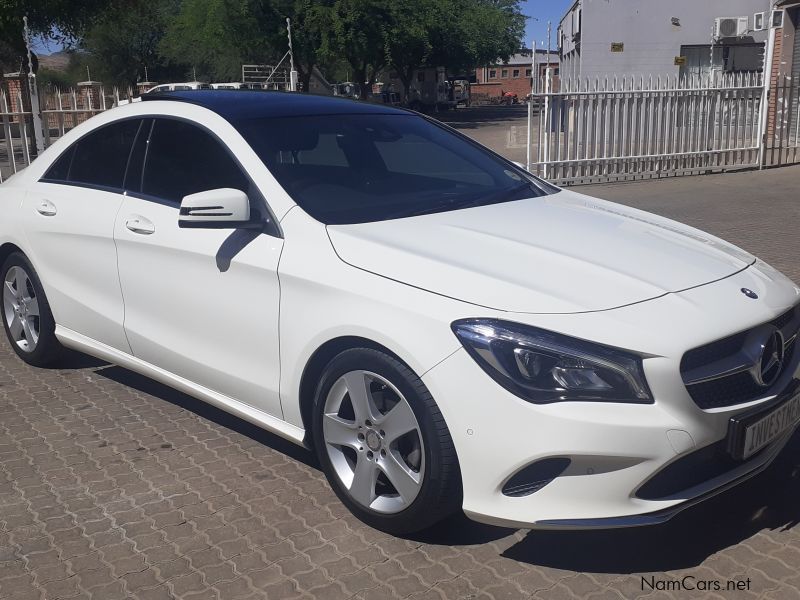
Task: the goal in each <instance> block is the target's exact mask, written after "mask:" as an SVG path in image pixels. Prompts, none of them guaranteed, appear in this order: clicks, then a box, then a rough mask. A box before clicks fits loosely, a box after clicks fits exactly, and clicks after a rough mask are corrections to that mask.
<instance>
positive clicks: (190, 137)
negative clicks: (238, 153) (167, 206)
mask: <svg viewBox="0 0 800 600" xmlns="http://www.w3.org/2000/svg"><path fill="white" fill-rule="evenodd" d="M249 187H250V184H249V180H248V178H247V177H246V176H245V174H244V173H243V172H242V170H241V168H239V165H238V164H237V163H236V161H234V160H233V158H231V155H230V154H228V152H227V151H226V149H225V148H224V147H223V146H222V144H221V143H220V142H219V141H218V140H217V139H216V138H214V137H213V136H212V135H211V134H210V133H208V132H206V131H204V130H203V129H200V128H199V127H196V126H194V125H191V124H190V123H187V122H185V121H179V120H176V119H157V120H156V122H155V124H154V126H153V132H152V133H151V135H150V144H149V148H148V150H147V159H146V162H145V167H144V174H143V177H142V190H141V191H142V193H143V194H146V195H148V196H155V197H157V198H161V199H163V200H170V201H173V202H176V203H179V202H180V201H181V199H182V198H183V197H184V196H187V195H189V194H194V193H197V192H204V191H208V190H213V189H217V188H234V189H237V190H242V191H243V192H247V191H248V188H249Z"/></svg>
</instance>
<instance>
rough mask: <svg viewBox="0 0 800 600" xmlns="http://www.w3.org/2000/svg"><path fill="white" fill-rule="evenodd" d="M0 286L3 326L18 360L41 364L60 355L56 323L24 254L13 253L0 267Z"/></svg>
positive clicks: (48, 362)
mask: <svg viewBox="0 0 800 600" xmlns="http://www.w3.org/2000/svg"><path fill="white" fill-rule="evenodd" d="M0 275H2V279H0V281H2V285H3V301H2V318H3V328H4V329H5V332H6V337H7V338H8V341H9V343H10V344H11V347H12V348H13V349H14V352H16V353H17V356H19V357H20V358H21V359H22V360H24V361H25V362H26V363H28V364H29V365H33V366H35V367H45V366H48V365H50V364H52V363H53V362H55V361H56V360H57V359H58V358H59V356H60V355H61V351H62V346H61V344H59V342H58V340H57V339H56V335H55V329H56V324H55V320H54V319H53V313H52V312H51V311H50V305H49V304H48V302H47V297H46V296H45V294H44V288H43V287H42V282H41V281H40V280H39V276H38V275H37V274H36V270H35V269H34V268H33V265H31V263H30V261H29V260H28V259H27V258H26V257H25V255H23V254H21V253H19V252H14V253H12V254H11V255H10V256H9V257H8V258H7V259H6V261H5V262H4V263H3V266H2V268H0Z"/></svg>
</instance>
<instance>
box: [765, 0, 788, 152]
mask: <svg viewBox="0 0 800 600" xmlns="http://www.w3.org/2000/svg"><path fill="white" fill-rule="evenodd" d="M784 18H788V16H787V15H784ZM782 58H783V27H779V28H777V29H776V30H775V47H774V49H773V52H772V64H771V65H767V68H768V69H769V70H770V72H771V79H770V81H771V82H772V84H771V89H770V92H769V107H768V109H767V139H768V140H771V139H772V138H773V137H774V136H775V117H776V113H777V109H778V86H779V85H781V79H782V77H783V73H782V72H781V60H782ZM764 76H765V77H766V73H764Z"/></svg>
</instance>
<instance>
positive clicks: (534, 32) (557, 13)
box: [34, 0, 574, 54]
mask: <svg viewBox="0 0 800 600" xmlns="http://www.w3.org/2000/svg"><path fill="white" fill-rule="evenodd" d="M573 2H574V0H523V2H522V12H523V13H524V14H525V15H526V16H528V17H531V18H529V19H528V26H527V28H526V31H525V42H524V45H525V46H530V44H531V41H532V40H534V39H535V40H536V44H537V47H539V48H542V47H544V46H542V42H544V43H545V45H546V44H547V21H548V19H549V20H551V21H552V22H553V38H552V39H553V42H552V47H553V49H555V48H556V34H555V31H556V27H558V22H559V21H560V20H561V17H562V16H563V15H564V13H565V12H566V10H567V8H569V7H570V5H571V4H572V3H573ZM533 17H535V18H536V19H538V21H536V20H535V19H534V18H533ZM34 48H35V50H36V51H38V52H40V53H43V54H50V53H51V52H58V51H59V50H60V49H61V47H60V46H59V45H58V44H54V43H53V42H49V43H42V42H41V40H36V41H35V43H34Z"/></svg>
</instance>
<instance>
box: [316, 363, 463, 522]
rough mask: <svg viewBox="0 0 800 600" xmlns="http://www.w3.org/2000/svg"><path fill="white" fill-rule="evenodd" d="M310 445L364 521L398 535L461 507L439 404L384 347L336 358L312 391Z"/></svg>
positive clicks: (345, 500) (343, 498) (332, 481)
mask: <svg viewBox="0 0 800 600" xmlns="http://www.w3.org/2000/svg"><path fill="white" fill-rule="evenodd" d="M312 430H313V431H312V433H313V437H314V447H315V449H316V452H317V456H318V458H319V461H320V464H321V465H322V467H323V470H324V472H325V475H326V477H327V478H328V481H329V482H330V485H331V487H332V488H333V491H334V492H335V493H336V495H337V496H338V497H339V499H340V500H341V501H342V503H343V504H344V505H345V506H347V508H348V509H349V510H350V511H351V512H352V513H353V514H354V515H355V516H356V517H358V518H359V519H360V520H361V521H363V522H364V523H366V524H367V525H369V526H371V527H374V528H375V529H379V530H381V531H385V532H387V533H391V534H394V535H403V534H408V533H413V532H415V531H420V530H423V529H427V528H428V527H430V526H431V525H433V524H434V523H436V522H438V521H440V520H441V519H443V518H445V517H447V516H449V515H450V514H452V513H453V512H455V511H457V510H459V509H460V507H461V498H462V492H461V473H460V470H459V467H458V459H457V457H456V452H455V448H454V447H453V441H452V439H451V437H450V433H449V431H448V429H447V425H446V424H445V422H444V418H443V417H442V414H441V412H440V411H439V408H438V407H437V406H436V403H435V402H434V400H433V398H432V397H431V394H430V392H429V391H428V389H427V388H426V387H425V384H424V383H422V380H420V378H419V377H417V375H415V374H414V373H413V372H412V371H411V370H410V369H409V368H408V367H407V366H406V365H404V364H403V363H401V362H400V361H398V360H397V359H395V358H394V357H392V356H389V355H388V354H385V353H383V352H380V351H377V350H373V349H366V348H357V349H351V350H346V351H344V352H342V353H341V354H339V355H338V356H336V357H335V358H334V359H333V360H331V362H330V363H329V364H328V366H327V367H326V368H325V371H324V372H323V374H322V376H321V378H320V382H319V385H318V386H317V391H316V394H315V397H314V407H313V426H312Z"/></svg>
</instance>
